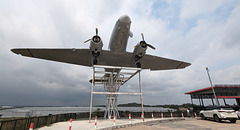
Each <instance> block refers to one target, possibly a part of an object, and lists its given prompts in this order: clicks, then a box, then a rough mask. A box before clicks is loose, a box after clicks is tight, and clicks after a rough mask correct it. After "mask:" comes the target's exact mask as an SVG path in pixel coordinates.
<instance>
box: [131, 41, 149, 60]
mask: <svg viewBox="0 0 240 130" xmlns="http://www.w3.org/2000/svg"><path fill="white" fill-rule="evenodd" d="M134 48H135V49H134V51H133V56H134V57H133V58H134V61H135V62H140V60H141V58H142V57H143V56H144V55H145V53H146V50H147V45H146V42H145V41H141V42H139V43H138V44H137V45H136V46H135V47H134Z"/></svg>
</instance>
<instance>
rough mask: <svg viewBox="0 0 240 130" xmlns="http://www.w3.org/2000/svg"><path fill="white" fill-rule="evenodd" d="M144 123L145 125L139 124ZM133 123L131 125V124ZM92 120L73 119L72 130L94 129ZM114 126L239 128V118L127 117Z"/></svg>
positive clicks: (53, 129) (104, 124) (103, 124)
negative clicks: (215, 119) (233, 119)
mask: <svg viewBox="0 0 240 130" xmlns="http://www.w3.org/2000/svg"><path fill="white" fill-rule="evenodd" d="M141 123H145V125H139V124H141ZM132 125H133V126H132ZM112 126H113V119H110V120H108V119H107V120H103V119H101V120H98V122H97V129H104V128H105V129H104V130H111V129H113V128H112ZM94 127H95V125H94V120H92V121H91V123H89V121H88V120H73V122H72V130H94V129H95V128H94ZM68 128H69V121H66V122H58V123H55V124H52V125H50V126H45V127H42V128H39V129H38V130H67V129H68ZM116 128H120V130H240V120H237V122H236V123H230V122H229V121H222V122H220V123H218V122H215V121H213V120H201V119H196V118H185V120H181V118H174V119H173V118H164V119H160V118H156V119H145V121H144V122H142V121H141V119H132V122H131V123H129V120H128V119H117V120H116Z"/></svg>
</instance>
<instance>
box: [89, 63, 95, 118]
mask: <svg viewBox="0 0 240 130" xmlns="http://www.w3.org/2000/svg"><path fill="white" fill-rule="evenodd" d="M94 79H95V68H94V67H93V80H92V88H91V99H90V100H91V101H90V112H89V123H90V122H91V118H92V117H91V116H92V99H93V86H94Z"/></svg>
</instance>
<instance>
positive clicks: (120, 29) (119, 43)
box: [109, 15, 131, 53]
mask: <svg viewBox="0 0 240 130" xmlns="http://www.w3.org/2000/svg"><path fill="white" fill-rule="evenodd" d="M130 25H131V19H130V17H129V16H128V15H123V16H121V17H120V18H119V19H118V20H117V22H116V24H115V26H114V28H113V31H112V35H111V38H110V41H109V49H110V51H111V52H113V53H118V52H126V47H127V42H128V38H129V36H130V33H131V32H130Z"/></svg>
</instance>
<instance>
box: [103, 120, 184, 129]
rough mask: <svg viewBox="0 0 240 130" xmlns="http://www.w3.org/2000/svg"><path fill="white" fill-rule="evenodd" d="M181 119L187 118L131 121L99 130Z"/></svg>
mask: <svg viewBox="0 0 240 130" xmlns="http://www.w3.org/2000/svg"><path fill="white" fill-rule="evenodd" d="M179 120H185V118H173V119H158V120H152V121H144V122H137V123H131V124H122V125H116V126H110V127H106V128H99V130H115V129H120V128H125V127H131V126H137V125H148V124H154V123H164V122H169V121H179Z"/></svg>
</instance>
